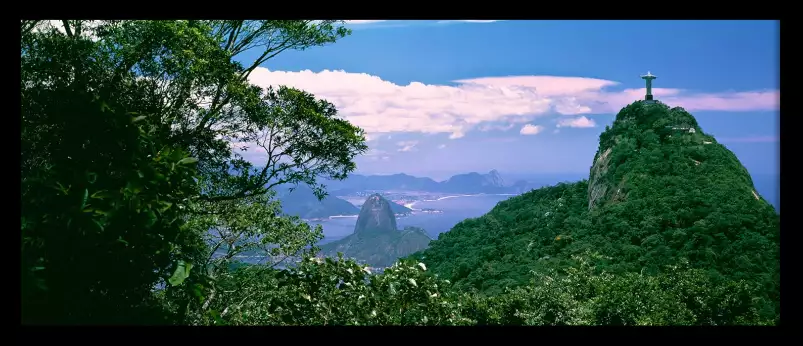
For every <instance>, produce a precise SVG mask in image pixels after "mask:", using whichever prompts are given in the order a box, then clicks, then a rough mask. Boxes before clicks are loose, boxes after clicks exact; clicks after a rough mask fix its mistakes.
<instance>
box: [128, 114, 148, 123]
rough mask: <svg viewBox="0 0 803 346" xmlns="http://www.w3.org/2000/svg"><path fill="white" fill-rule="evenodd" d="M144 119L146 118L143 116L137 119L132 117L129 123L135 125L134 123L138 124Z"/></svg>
mask: <svg viewBox="0 0 803 346" xmlns="http://www.w3.org/2000/svg"><path fill="white" fill-rule="evenodd" d="M145 118H146V116H144V115H140V116H138V117H134V118H132V119H131V122H132V123H136V122H139V121H142V120H144V119H145Z"/></svg>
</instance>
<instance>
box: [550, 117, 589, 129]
mask: <svg viewBox="0 0 803 346" xmlns="http://www.w3.org/2000/svg"><path fill="white" fill-rule="evenodd" d="M594 126H597V124H596V123H595V122H594V120H593V119H589V118H586V117H584V116H581V117H579V118H574V119H560V120H559V121H558V127H581V128H585V127H594Z"/></svg>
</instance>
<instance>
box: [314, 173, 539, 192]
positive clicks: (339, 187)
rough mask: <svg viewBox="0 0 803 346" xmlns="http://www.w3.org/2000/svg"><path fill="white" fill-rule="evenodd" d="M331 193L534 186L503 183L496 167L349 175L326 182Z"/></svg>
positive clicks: (507, 189) (497, 189) (499, 189)
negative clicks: (436, 176) (442, 176)
mask: <svg viewBox="0 0 803 346" xmlns="http://www.w3.org/2000/svg"><path fill="white" fill-rule="evenodd" d="M324 183H325V184H326V185H327V188H328V190H329V191H330V193H332V194H337V195H345V194H351V193H354V192H358V191H366V190H379V191H381V190H402V191H403V190H407V191H427V192H446V193H522V192H526V191H529V190H531V189H533V188H535V187H537V186H533V184H531V183H529V182H527V181H524V180H519V181H516V182H515V183H513V184H509V185H508V184H506V183H505V181H504V180H503V179H502V176H501V175H500V174H499V172H498V171H496V170H491V171H490V172H488V173H486V174H480V173H477V172H471V173H465V174H458V175H455V176H452V177H451V178H449V179H448V180H446V181H442V182H437V181H435V180H433V179H431V178H422V177H414V176H412V175H407V174H403V173H402V174H393V175H361V174H352V175H349V177H348V178H346V179H345V180H342V181H325V182H324Z"/></svg>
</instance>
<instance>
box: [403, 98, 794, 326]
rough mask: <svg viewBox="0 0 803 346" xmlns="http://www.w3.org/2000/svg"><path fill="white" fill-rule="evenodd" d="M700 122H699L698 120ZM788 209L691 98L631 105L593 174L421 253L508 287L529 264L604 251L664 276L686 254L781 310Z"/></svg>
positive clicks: (509, 206) (436, 267)
mask: <svg viewBox="0 0 803 346" xmlns="http://www.w3.org/2000/svg"><path fill="white" fill-rule="evenodd" d="M691 129H693V130H691ZM779 221H780V220H779V216H778V215H777V214H776V213H775V210H774V209H773V207H772V206H771V205H769V203H767V202H766V201H764V200H763V199H761V198H760V197H759V196H758V195H757V194H756V193H755V191H754V188H753V184H752V181H751V180H750V176H749V175H748V173H747V171H746V170H745V169H744V167H743V166H742V165H741V164H740V163H739V161H738V160H737V159H736V157H735V156H734V155H733V153H731V152H730V151H729V150H727V149H726V148H725V147H724V146H722V145H720V144H717V143H716V141H715V140H714V139H713V138H712V137H710V136H708V135H705V134H704V133H703V132H702V130H701V129H700V128H699V126H698V125H697V123H696V121H695V120H694V117H692V116H691V115H690V114H688V113H687V112H685V111H684V110H683V109H681V108H672V109H670V108H668V107H666V106H665V105H663V104H660V103H658V104H645V103H643V102H636V103H633V104H631V105H629V106H627V107H625V108H624V109H622V111H621V112H620V113H619V114H618V115H617V118H616V121H615V122H614V124H613V126H612V127H610V128H608V129H607V130H606V131H605V132H603V133H602V135H601V136H600V148H599V152H598V153H597V155H596V158H595V163H594V165H593V167H592V168H591V174H590V178H589V181H588V182H586V181H583V182H578V183H574V184H561V185H558V186H554V187H547V188H542V189H538V190H534V191H531V192H529V193H526V194H524V195H521V196H517V197H514V198H511V199H509V200H507V201H504V202H500V203H499V204H498V205H497V207H496V208H494V209H493V210H492V211H491V212H490V213H488V214H487V215H484V216H483V217H480V218H477V219H472V220H465V221H463V222H461V223H460V224H458V225H456V226H455V227H454V228H453V229H452V230H451V231H450V232H448V233H444V234H442V235H441V236H440V238H439V239H438V240H436V241H434V242H433V243H432V244H431V246H430V248H429V249H427V250H426V251H423V252H422V253H420V254H417V255H416V256H415V257H416V258H419V259H421V260H422V261H424V262H425V263H427V265H429V266H430V267H431V268H432V270H433V272H435V273H438V274H440V275H442V276H444V277H446V278H449V279H451V280H453V281H454V282H455V283H456V285H457V286H458V287H460V288H462V289H468V290H477V291H480V292H483V293H486V294H498V293H500V292H501V291H502V288H503V287H510V286H519V285H524V284H526V283H527V282H528V278H529V276H528V275H527V274H528V273H529V271H530V270H534V271H536V272H541V271H542V270H550V269H557V270H560V269H563V268H565V267H566V266H571V265H573V264H574V263H573V260H571V258H572V256H573V255H577V254H580V253H583V252H585V251H588V250H594V251H597V252H599V253H601V254H603V255H604V256H606V258H607V259H605V260H600V262H599V263H598V268H599V269H601V270H605V271H606V272H610V273H614V274H622V275H627V274H626V273H642V274H648V275H651V274H656V273H658V272H660V271H661V268H665V267H666V266H669V265H677V264H678V263H679V262H680V261H688V263H689V265H690V266H691V267H692V268H697V269H702V270H707V271H708V274H709V275H711V279H712V280H720V279H722V280H731V282H742V281H744V282H749V283H751V284H755V285H758V286H759V287H760V288H761V289H760V290H759V291H758V292H759V294H758V295H757V296H756V299H757V302H756V306H758V307H760V308H761V309H762V313H763V314H764V315H763V316H764V317H765V318H772V317H768V316H777V314H778V308H779V302H780V295H779V294H780V257H779V250H780V246H779V244H780V240H779V231H780V224H779Z"/></svg>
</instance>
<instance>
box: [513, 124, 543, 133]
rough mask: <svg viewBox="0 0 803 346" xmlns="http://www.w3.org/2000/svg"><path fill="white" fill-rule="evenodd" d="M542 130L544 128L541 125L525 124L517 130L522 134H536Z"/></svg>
mask: <svg viewBox="0 0 803 346" xmlns="http://www.w3.org/2000/svg"><path fill="white" fill-rule="evenodd" d="M543 130H544V127H543V126H541V125H531V124H527V125H524V126H523V127H522V128H521V130H519V133H520V134H523V135H537V134H539V133H541V131H543Z"/></svg>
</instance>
